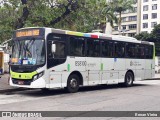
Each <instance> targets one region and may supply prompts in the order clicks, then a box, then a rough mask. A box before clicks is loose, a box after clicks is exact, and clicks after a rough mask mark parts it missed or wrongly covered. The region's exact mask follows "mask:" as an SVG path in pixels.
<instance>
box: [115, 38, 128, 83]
mask: <svg viewBox="0 0 160 120" xmlns="http://www.w3.org/2000/svg"><path fill="white" fill-rule="evenodd" d="M124 58H125V43H124V42H120V41H117V42H114V66H113V69H114V71H115V72H117V74H118V78H117V80H116V81H117V82H123V81H124V76H125V74H126V70H125V66H126V62H125V59H124Z"/></svg>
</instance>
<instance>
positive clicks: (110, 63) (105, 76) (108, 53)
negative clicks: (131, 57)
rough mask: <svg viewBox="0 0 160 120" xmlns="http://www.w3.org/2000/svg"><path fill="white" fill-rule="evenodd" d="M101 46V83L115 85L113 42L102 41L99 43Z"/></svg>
mask: <svg viewBox="0 0 160 120" xmlns="http://www.w3.org/2000/svg"><path fill="white" fill-rule="evenodd" d="M101 46H102V47H101V51H102V58H101V71H102V72H101V80H102V81H101V83H102V84H114V83H115V84H117V83H118V71H116V70H115V65H116V64H115V62H116V61H115V58H114V42H112V41H105V40H104V41H102V42H101Z"/></svg>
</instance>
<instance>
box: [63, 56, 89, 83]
mask: <svg viewBox="0 0 160 120" xmlns="http://www.w3.org/2000/svg"><path fill="white" fill-rule="evenodd" d="M86 66H87V62H86V58H85V57H73V56H68V57H67V71H68V73H69V74H68V75H70V74H72V73H73V72H79V73H80V74H81V75H82V78H83V85H88V77H87V76H88V74H87V71H86ZM68 77H69V76H66V78H64V79H68ZM64 79H63V81H62V82H63V84H65V83H67V82H66V81H65V80H64Z"/></svg>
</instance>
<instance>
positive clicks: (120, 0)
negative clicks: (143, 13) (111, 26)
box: [109, 0, 134, 30]
mask: <svg viewBox="0 0 160 120" xmlns="http://www.w3.org/2000/svg"><path fill="white" fill-rule="evenodd" d="M133 4H134V0H112V1H111V2H110V4H109V6H110V7H111V8H112V9H113V11H115V12H116V13H117V14H118V15H119V16H118V27H119V30H121V24H122V13H123V12H126V11H129V10H130V11H133V10H134V8H133Z"/></svg>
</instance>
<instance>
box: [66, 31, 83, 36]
mask: <svg viewBox="0 0 160 120" xmlns="http://www.w3.org/2000/svg"><path fill="white" fill-rule="evenodd" d="M66 34H68V35H76V36H84V34H83V33H81V32H72V31H67V33H66Z"/></svg>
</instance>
